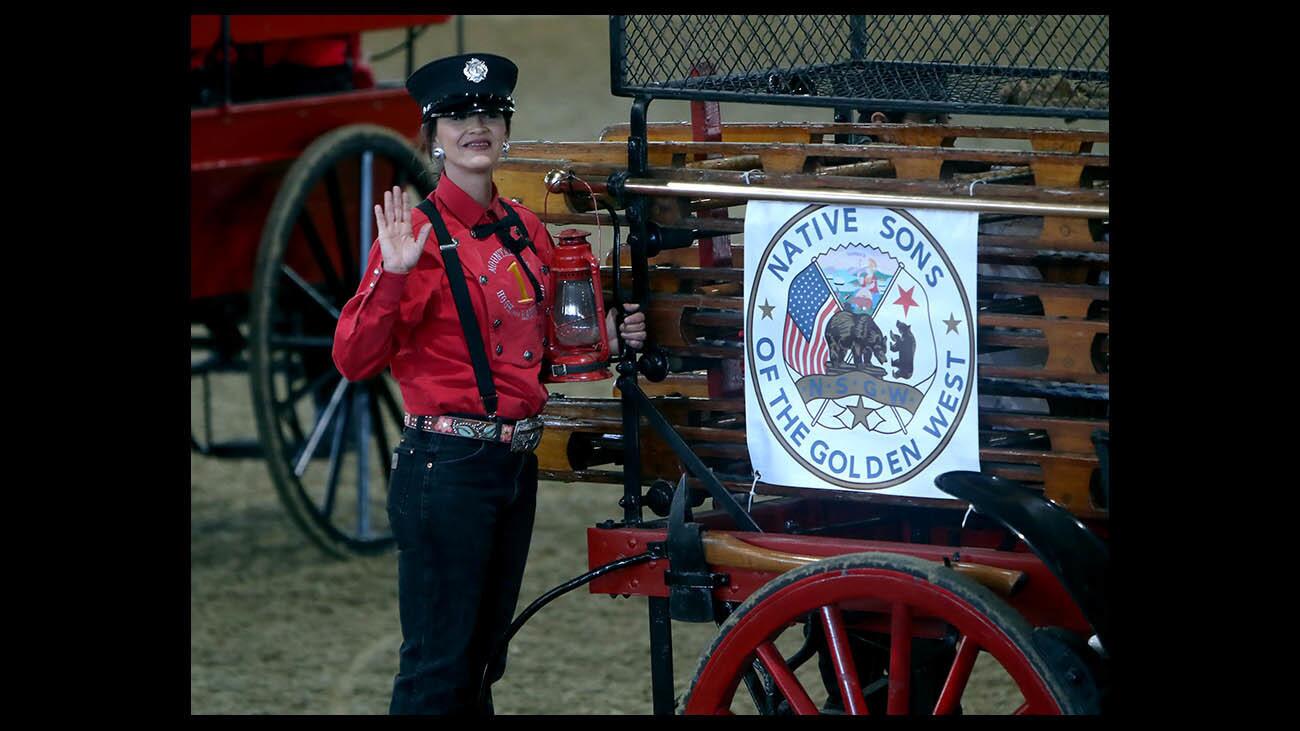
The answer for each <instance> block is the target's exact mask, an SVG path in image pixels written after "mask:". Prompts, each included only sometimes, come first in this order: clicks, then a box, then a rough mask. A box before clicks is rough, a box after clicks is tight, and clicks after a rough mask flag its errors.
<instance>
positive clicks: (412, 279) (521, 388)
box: [334, 176, 553, 419]
mask: <svg viewBox="0 0 1300 731" xmlns="http://www.w3.org/2000/svg"><path fill="white" fill-rule="evenodd" d="M429 198H430V199H431V200H432V201H433V202H434V204H435V205H436V206H437V207H438V212H439V213H441V214H442V218H443V221H444V222H446V224H447V231H448V232H449V233H450V234H451V235H452V237H453V238H455V239H457V240H458V241H459V242H460V247H459V248H458V249H457V251H458V252H459V254H460V261H461V266H462V268H464V270H465V279H466V283H467V284H468V289H469V295H470V300H471V301H472V302H473V304H474V313H475V315H476V316H477V318H478V324H479V330H480V332H481V334H482V337H483V348H484V350H486V351H487V357H488V363H489V364H490V366H491V369H492V381H493V383H494V384H495V386H496V391H497V396H498V399H499V402H498V408H497V414H498V415H499V416H500V417H501V418H505V419H523V418H527V417H530V416H536V415H537V414H538V413H540V412H541V410H542V407H543V406H545V405H546V398H547V395H548V394H547V391H546V388H545V387H544V386H543V385H542V384H541V382H540V378H539V376H540V373H541V366H542V356H543V354H544V350H543V337H544V336H545V335H546V318H545V316H544V313H543V310H542V308H541V307H539V306H538V304H537V302H536V301H534V296H535V295H534V293H533V288H532V284H531V283H529V281H528V277H527V275H526V274H524V273H523V272H522V271H520V270H519V263H518V260H516V259H515V256H514V254H511V253H510V251H509V250H508V249H506V248H505V247H504V246H502V245H501V242H500V240H499V239H497V237H496V236H495V235H491V236H488V237H487V238H484V239H482V240H479V239H475V238H474V237H473V236H472V235H471V234H470V228H472V227H474V226H478V225H481V224H485V223H491V222H494V221H497V220H500V219H501V218H502V217H504V216H505V215H506V212H505V209H504V208H503V207H502V206H501V200H500V198H498V197H497V191H496V186H495V185H493V187H492V199H493V202H492V206H491V207H490V208H484V207H483V206H481V205H479V204H478V203H477V202H476V201H475V200H474V199H473V198H471V197H470V196H469V194H467V193H465V191H463V190H461V189H460V188H459V187H457V185H456V184H455V183H453V182H451V180H450V179H448V178H447V177H446V176H443V178H442V179H441V180H440V181H439V182H438V187H437V188H436V189H435V190H434V192H433V193H432V194H431V195H430V196H429ZM510 205H511V207H512V208H514V209H515V210H516V211H517V212H518V213H519V218H520V219H521V220H523V222H524V226H525V228H527V229H528V236H529V238H530V239H532V242H533V245H534V246H535V247H537V253H536V254H534V253H533V251H532V249H529V248H525V249H524V250H523V251H522V252H520V254H519V255H520V256H521V257H522V258H523V259H524V261H525V262H526V263H527V265H528V269H529V270H530V271H531V272H532V273H533V276H534V277H536V278H537V280H538V283H539V284H540V285H541V286H542V287H543V288H544V290H543V291H544V294H545V295H547V296H549V295H550V289H549V284H548V280H549V277H548V276H546V275H547V274H548V273H549V271H550V270H549V265H550V263H551V255H552V251H553V248H552V247H553V243H552V241H551V235H550V233H549V232H548V231H547V230H546V226H545V225H543V224H542V222H541V220H539V219H538V218H537V216H536V215H535V214H534V213H533V212H532V211H530V210H528V209H526V208H524V207H523V206H521V205H519V204H516V203H511V204H510ZM427 222H428V218H427V217H426V216H425V215H424V213H423V212H422V211H420V210H419V209H418V208H414V207H412V208H411V230H412V231H413V232H414V233H415V235H416V236H419V232H420V229H421V228H423V227H424V225H425V223H427ZM437 239H438V237H437V234H436V232H430V234H429V239H428V241H426V242H425V245H424V252H423V253H422V254H421V255H420V260H419V262H417V263H416V265H415V267H414V268H413V269H412V270H411V271H409V272H406V273H405V274H394V273H393V272H388V271H384V268H383V256H382V254H381V252H380V249H379V241H378V239H376V240H375V243H374V244H373V245H372V246H371V247H370V258H369V263H368V264H367V265H366V276H365V278H364V279H362V281H361V285H360V287H358V289H357V294H356V295H355V296H354V297H353V298H352V299H350V300H348V303H347V304H346V305H344V307H343V311H342V314H341V316H340V317H339V322H338V328H337V329H336V330H335V333H334V364H335V365H336V366H338V369H339V372H341V373H342V374H343V375H344V377H346V378H347V379H348V380H351V381H361V380H365V379H367V378H372V377H374V376H375V375H378V374H379V373H381V372H382V371H383V370H384V368H385V367H386V366H389V365H391V366H392V369H393V377H394V378H396V379H397V383H398V385H399V386H400V387H401V389H402V400H403V402H404V403H405V408H406V411H407V412H409V413H412V414H433V415H440V414H476V415H486V411H485V410H484V408H483V402H482V399H481V398H480V397H479V392H478V387H477V386H476V385H475V381H474V369H473V367H472V365H471V364H470V359H469V346H468V345H467V344H466V343H465V333H464V330H463V329H462V327H461V324H460V320H459V318H457V316H456V303H455V301H454V300H453V299H452V296H451V284H450V283H449V281H448V279H447V272H446V270H445V268H444V264H443V260H442V252H441V251H440V250H439V249H438V240H437ZM543 265H546V266H545V267H544V266H543ZM484 278H486V281H484Z"/></svg>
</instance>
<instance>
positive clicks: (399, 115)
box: [189, 15, 451, 556]
mask: <svg viewBox="0 0 1300 731" xmlns="http://www.w3.org/2000/svg"><path fill="white" fill-rule="evenodd" d="M448 17H449V16H445V15H377V16H360V15H357V16H294V15H288V16H284V15H279V16H277V15H234V16H224V15H223V16H218V15H195V16H191V20H190V49H191V71H190V77H191V95H192V96H191V108H190V298H189V319H190V323H191V338H190V345H191V353H192V356H191V368H190V374H191V378H192V379H193V378H198V379H199V380H200V384H199V385H200V387H201V389H202V390H201V393H202V399H203V402H202V407H201V408H199V409H195V411H196V412H197V419H194V418H192V419H191V429H190V448H191V449H192V450H195V451H198V452H202V453H204V454H208V455H214V456H218V457H241V456H243V457H256V456H264V457H265V459H266V461H267V464H268V467H269V468H270V471H271V474H272V477H273V478H274V482H275V487H276V489H277V491H278V492H279V494H280V497H281V499H282V501H283V502H284V504H285V506H286V508H287V509H288V510H289V513H290V514H291V515H292V516H293V519H294V520H295V521H296V522H297V523H298V524H299V525H300V526H301V527H302V529H303V530H304V531H305V532H306V534H307V535H308V536H310V537H311V538H312V539H313V540H314V541H315V542H316V543H317V544H319V545H320V546H321V547H322V548H323V549H325V550H326V551H328V552H330V553H332V554H335V555H339V556H348V555H353V554H365V553H376V552H380V551H383V550H386V549H387V548H388V547H389V546H391V544H392V536H391V531H390V529H389V527H388V524H387V518H386V517H385V512H384V500H385V498H386V494H387V490H386V488H385V485H386V481H387V474H388V465H389V455H390V445H394V444H396V441H397V436H398V434H399V432H400V429H401V397H400V394H398V393H397V388H396V385H395V384H393V383H391V379H389V378H387V377H382V378H377V379H374V380H372V381H368V382H365V383H349V382H348V381H347V380H345V379H344V378H343V377H342V376H341V375H340V374H339V373H338V372H337V371H336V370H335V368H334V364H333V361H332V360H331V358H330V347H331V344H332V342H333V335H334V328H335V324H336V322H337V317H338V311H339V309H340V308H342V306H343V304H344V303H345V302H346V301H347V299H348V298H349V297H350V296H351V295H352V293H353V292H355V291H356V287H357V283H358V282H359V281H360V278H361V274H362V272H361V271H360V269H359V267H361V266H364V265H365V262H366V256H367V254H368V253H369V247H370V244H371V243H372V242H373V240H374V234H373V232H372V229H373V225H374V218H373V216H372V215H370V211H371V208H370V202H371V201H374V200H375V199H376V197H377V196H378V197H380V198H382V194H383V191H384V190H385V189H386V188H391V187H392V186H393V185H401V186H404V187H406V188H407V189H408V190H409V191H410V192H411V194H412V195H418V196H420V197H423V196H425V195H427V194H428V193H429V191H430V190H432V181H431V179H430V178H429V176H428V172H427V170H426V168H425V166H424V165H423V164H422V163H421V160H420V156H419V155H418V154H417V153H416V151H415V148H414V146H413V143H412V139H413V138H414V135H415V133H416V129H415V128H414V127H413V125H412V120H417V119H419V112H418V109H417V108H416V106H415V103H414V102H413V101H411V99H410V96H409V95H408V94H407V93H406V90H405V89H404V88H402V87H401V86H400V85H396V86H392V85H389V86H384V85H378V84H376V82H375V80H374V77H373V75H372V74H371V72H370V70H369V68H368V67H367V66H366V64H365V63H363V61H362V58H361V49H360V37H359V34H360V33H361V32H362V31H369V30H378V29H384V28H407V29H408V30H407V37H406V42H405V44H403V45H404V46H405V50H406V53H407V68H408V72H409V70H410V67H411V63H412V57H411V46H412V42H413V40H414V38H415V37H416V35H417V34H418V33H420V32H421V30H420V29H421V28H422V27H426V26H428V25H429V24H434V23H441V22H444V21H446V20H447V18H448ZM392 50H393V52H395V51H397V50H400V47H399V48H395V49H392ZM449 52H451V51H449ZM385 53H388V52H385ZM223 371H224V372H229V371H234V372H245V371H247V372H248V373H249V382H250V385H251V388H252V402H253V409H254V415H255V417H256V424H257V434H258V438H257V440H256V441H253V440H250V439H247V438H244V439H232V438H230V436H229V435H228V434H222V435H214V427H213V419H212V403H211V387H210V375H211V374H213V373H220V372H223ZM196 421H201V422H202V424H201V425H200V426H199V427H198V428H197V429H196V428H195V422H196ZM196 432H197V433H196Z"/></svg>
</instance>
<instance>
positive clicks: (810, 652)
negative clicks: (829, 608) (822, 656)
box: [786, 622, 821, 670]
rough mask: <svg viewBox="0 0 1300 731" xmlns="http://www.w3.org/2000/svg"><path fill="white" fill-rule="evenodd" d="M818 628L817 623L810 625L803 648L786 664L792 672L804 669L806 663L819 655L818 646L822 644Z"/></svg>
mask: <svg viewBox="0 0 1300 731" xmlns="http://www.w3.org/2000/svg"><path fill="white" fill-rule="evenodd" d="M818 627H820V625H818V624H817V623H815V622H809V623H808V636H807V637H805V638H804V641H803V646H802V647H800V648H799V650H798V651H797V652H795V654H793V655H791V656H790V658H789V659H788V660H786V664H787V665H789V666H790V669H791V670H798V669H799V668H801V667H803V664H804V663H806V662H808V660H809V659H811V658H812V657H813V656H814V655H816V654H817V646H818V645H819V644H821V643H820V640H821V633H820V632H818V630H817V628H818Z"/></svg>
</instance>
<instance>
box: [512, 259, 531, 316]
mask: <svg viewBox="0 0 1300 731" xmlns="http://www.w3.org/2000/svg"><path fill="white" fill-rule="evenodd" d="M506 271H508V272H510V273H511V274H513V275H515V281H517V282H519V304H521V305H522V304H527V303H529V302H532V301H533V298H532V297H529V296H528V288H527V287H525V286H524V275H522V274H520V273H519V262H517V261H512V262H510V266H509V267H506Z"/></svg>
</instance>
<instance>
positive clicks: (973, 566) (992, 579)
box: [950, 561, 1029, 596]
mask: <svg viewBox="0 0 1300 731" xmlns="http://www.w3.org/2000/svg"><path fill="white" fill-rule="evenodd" d="M950 565H951V567H952V570H953V571H956V572H957V573H959V574H961V575H963V576H965V577H967V578H970V579H974V580H975V581H977V582H979V583H981V584H983V585H984V586H986V587H988V588H990V589H992V590H993V591H995V592H997V593H999V594H1001V595H1002V596H1014V595H1015V593H1016V592H1018V591H1020V588H1021V587H1023V586H1024V585H1025V581H1026V580H1027V579H1028V578H1029V575H1028V574H1026V573H1025V572H1023V571H1013V570H1011V569H1000V568H998V567H997V566H987V565H985V564H982V563H964V562H960V561H953V562H952V563H951V564H950Z"/></svg>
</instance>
